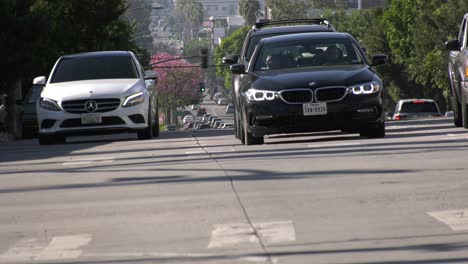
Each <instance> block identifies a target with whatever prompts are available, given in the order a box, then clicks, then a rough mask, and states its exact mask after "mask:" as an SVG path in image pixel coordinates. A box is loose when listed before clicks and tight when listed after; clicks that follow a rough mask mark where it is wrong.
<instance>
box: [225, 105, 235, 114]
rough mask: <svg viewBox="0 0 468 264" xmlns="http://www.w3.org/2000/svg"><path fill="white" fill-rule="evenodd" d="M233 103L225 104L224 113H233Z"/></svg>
mask: <svg viewBox="0 0 468 264" xmlns="http://www.w3.org/2000/svg"><path fill="white" fill-rule="evenodd" d="M234 109H235V108H234V105H233V104H229V105H228V106H226V115H229V114H234Z"/></svg>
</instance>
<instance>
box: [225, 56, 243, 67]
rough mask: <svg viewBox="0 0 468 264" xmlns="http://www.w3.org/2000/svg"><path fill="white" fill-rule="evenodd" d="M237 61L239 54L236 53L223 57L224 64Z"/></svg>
mask: <svg viewBox="0 0 468 264" xmlns="http://www.w3.org/2000/svg"><path fill="white" fill-rule="evenodd" d="M237 61H239V55H237V54H231V55H227V56H225V57H223V64H226V65H231V64H236V63H237Z"/></svg>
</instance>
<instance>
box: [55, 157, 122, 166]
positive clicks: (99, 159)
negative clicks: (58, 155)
mask: <svg viewBox="0 0 468 264" xmlns="http://www.w3.org/2000/svg"><path fill="white" fill-rule="evenodd" d="M114 161H115V157H95V158H85V159H76V160H70V161H65V162H64V163H62V166H78V165H90V164H98V163H111V162H114Z"/></svg>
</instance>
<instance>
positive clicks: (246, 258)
mask: <svg viewBox="0 0 468 264" xmlns="http://www.w3.org/2000/svg"><path fill="white" fill-rule="evenodd" d="M81 257H82V258H93V259H96V258H97V259H103V258H212V259H216V258H217V257H220V258H223V259H224V258H226V255H220V254H213V253H189V252H187V253H184V252H181V253H176V252H115V253H85V254H83V255H81ZM233 259H234V260H238V261H241V262H242V263H245V262H261V263H265V262H268V260H269V258H268V257H262V256H242V257H233ZM270 259H271V261H272V262H273V263H278V259H277V258H270Z"/></svg>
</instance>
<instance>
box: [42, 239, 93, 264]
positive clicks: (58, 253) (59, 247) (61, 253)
mask: <svg viewBox="0 0 468 264" xmlns="http://www.w3.org/2000/svg"><path fill="white" fill-rule="evenodd" d="M91 238H92V237H91V235H89V234H81V235H72V236H57V237H54V238H52V241H51V242H50V244H49V245H48V246H47V247H46V248H45V249H44V250H43V251H42V252H41V253H40V254H39V255H38V256H37V257H36V260H38V261H43V260H58V259H74V258H78V257H79V256H81V254H83V251H82V250H81V249H80V248H81V247H83V246H86V245H87V244H89V242H91Z"/></svg>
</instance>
